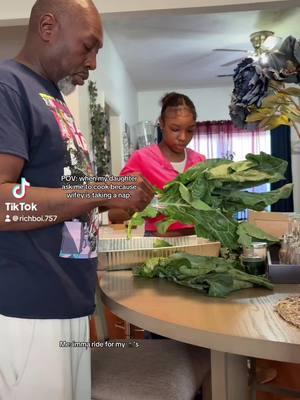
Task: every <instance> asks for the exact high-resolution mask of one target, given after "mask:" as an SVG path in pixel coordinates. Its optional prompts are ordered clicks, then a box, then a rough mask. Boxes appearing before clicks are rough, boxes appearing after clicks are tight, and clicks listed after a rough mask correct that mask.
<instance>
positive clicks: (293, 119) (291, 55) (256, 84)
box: [229, 36, 300, 138]
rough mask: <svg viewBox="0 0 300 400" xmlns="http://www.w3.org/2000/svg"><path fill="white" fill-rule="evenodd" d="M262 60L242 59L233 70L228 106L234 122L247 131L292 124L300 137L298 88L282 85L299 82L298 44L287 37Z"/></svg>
mask: <svg viewBox="0 0 300 400" xmlns="http://www.w3.org/2000/svg"><path fill="white" fill-rule="evenodd" d="M266 55H267V60H268V61H267V63H266V62H265V60H264V63H262V61H261V58H260V57H259V58H258V60H254V59H252V58H250V57H248V58H245V59H244V60H242V61H241V62H240V63H239V64H238V65H237V67H236V69H235V70H234V75H233V81H234V89H233V92H232V97H231V104H230V106H229V111H230V117H231V119H232V121H233V123H234V124H235V125H236V126H237V127H239V128H244V129H248V130H252V129H255V128H261V129H265V130H269V129H274V128H276V127H278V126H279V125H293V126H294V127H295V130H296V132H297V134H298V137H299V138H300V131H299V128H298V127H297V123H298V122H300V107H299V100H298V99H299V98H300V89H299V88H296V87H285V83H296V84H299V83H300V41H297V40H296V39H295V38H293V37H292V36H289V37H287V38H286V39H285V40H284V41H283V43H282V45H281V47H280V49H279V50H276V51H269V52H267V53H266Z"/></svg>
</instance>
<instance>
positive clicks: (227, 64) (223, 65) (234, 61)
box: [220, 57, 242, 67]
mask: <svg viewBox="0 0 300 400" xmlns="http://www.w3.org/2000/svg"><path fill="white" fill-rule="evenodd" d="M240 60H242V57H240V58H236V59H235V60H232V61H229V62H228V63H225V64H222V65H220V67H229V65H233V64H236V63H237V62H238V61H240Z"/></svg>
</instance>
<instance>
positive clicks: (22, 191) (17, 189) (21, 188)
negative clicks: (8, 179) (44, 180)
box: [12, 178, 30, 199]
mask: <svg viewBox="0 0 300 400" xmlns="http://www.w3.org/2000/svg"><path fill="white" fill-rule="evenodd" d="M26 186H30V183H29V182H27V181H26V179H25V178H21V183H20V184H18V185H16V186H14V188H13V190H12V194H13V196H14V197H15V198H16V199H23V197H25V195H26Z"/></svg>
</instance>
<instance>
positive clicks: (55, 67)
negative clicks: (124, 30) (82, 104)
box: [16, 0, 103, 85]
mask: <svg viewBox="0 0 300 400" xmlns="http://www.w3.org/2000/svg"><path fill="white" fill-rule="evenodd" d="M102 45H103V32H102V24H101V19H100V15H99V13H98V10H97V8H96V7H95V5H94V3H93V2H92V0H37V1H36V2H35V4H34V6H33V8H32V11H31V15H30V21H29V29H28V34H27V37H26V40H25V44H24V47H23V49H22V50H21V52H20V53H19V54H18V56H17V57H16V60H17V61H19V62H21V63H23V64H25V65H27V66H28V67H29V68H31V69H33V70H34V71H35V72H37V73H38V74H40V75H42V76H43V77H45V78H47V79H49V80H51V81H53V82H55V83H57V82H59V81H60V80H61V79H63V78H65V77H67V76H70V77H71V78H72V82H75V84H77V85H78V84H79V85H82V84H83V83H84V81H85V80H86V79H87V78H88V76H89V71H90V70H94V69H95V68H96V58H97V53H98V51H99V49H101V48H102Z"/></svg>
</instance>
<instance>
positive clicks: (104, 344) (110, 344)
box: [59, 340, 140, 349]
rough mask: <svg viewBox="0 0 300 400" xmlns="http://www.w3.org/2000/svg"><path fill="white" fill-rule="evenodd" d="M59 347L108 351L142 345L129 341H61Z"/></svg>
mask: <svg viewBox="0 0 300 400" xmlns="http://www.w3.org/2000/svg"><path fill="white" fill-rule="evenodd" d="M59 347H64V348H69V347H80V348H82V347H84V348H86V349H89V348H106V349H126V348H136V349H137V348H138V347H140V343H139V342H136V341H134V340H128V341H120V342H117V341H109V340H105V341H93V342H76V341H74V340H73V341H71V342H69V341H67V340H61V341H60V342H59Z"/></svg>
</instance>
